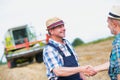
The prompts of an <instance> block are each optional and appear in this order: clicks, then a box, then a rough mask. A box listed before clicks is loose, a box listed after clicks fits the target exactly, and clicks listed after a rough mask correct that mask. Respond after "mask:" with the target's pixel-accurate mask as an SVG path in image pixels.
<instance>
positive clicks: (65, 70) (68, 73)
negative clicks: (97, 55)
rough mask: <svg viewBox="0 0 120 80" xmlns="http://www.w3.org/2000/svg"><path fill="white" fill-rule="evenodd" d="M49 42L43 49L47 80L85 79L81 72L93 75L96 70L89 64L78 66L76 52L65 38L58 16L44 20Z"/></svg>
mask: <svg viewBox="0 0 120 80" xmlns="http://www.w3.org/2000/svg"><path fill="white" fill-rule="evenodd" d="M46 26H47V30H48V33H49V35H50V39H49V42H48V44H47V46H46V47H45V48H44V51H43V60H44V63H45V65H46V68H47V77H48V79H49V80H86V79H85V77H84V75H83V73H84V74H87V75H93V74H95V73H96V72H95V71H93V70H92V68H90V66H79V64H78V59H77V54H76V53H75V51H74V49H73V47H72V46H71V44H70V43H69V41H68V40H66V39H65V31H66V29H65V27H64V22H63V20H61V19H59V18H58V17H54V18H51V19H49V20H47V21H46Z"/></svg>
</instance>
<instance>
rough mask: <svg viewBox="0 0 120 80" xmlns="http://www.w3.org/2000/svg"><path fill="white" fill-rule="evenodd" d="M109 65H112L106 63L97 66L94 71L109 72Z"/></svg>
mask: <svg viewBox="0 0 120 80" xmlns="http://www.w3.org/2000/svg"><path fill="white" fill-rule="evenodd" d="M109 65H110V63H109V62H106V63H104V64H102V65H98V66H95V67H94V69H95V70H96V71H97V72H100V71H104V70H108V68H109Z"/></svg>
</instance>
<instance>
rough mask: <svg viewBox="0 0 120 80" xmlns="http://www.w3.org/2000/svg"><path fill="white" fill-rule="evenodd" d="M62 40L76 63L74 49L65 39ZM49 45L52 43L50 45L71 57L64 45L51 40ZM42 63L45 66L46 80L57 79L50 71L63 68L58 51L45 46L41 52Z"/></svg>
mask: <svg viewBox="0 0 120 80" xmlns="http://www.w3.org/2000/svg"><path fill="white" fill-rule="evenodd" d="M63 40H64V43H66V44H67V45H68V46H69V47H70V49H71V50H72V52H73V54H74V55H75V58H76V60H77V61H78V59H77V55H76V53H75V51H74V49H73V48H72V46H71V44H70V43H69V42H68V41H67V40H66V39H63ZM49 43H52V44H54V45H56V46H58V47H59V48H60V49H61V50H62V51H63V53H64V54H65V56H70V55H71V54H70V53H69V51H68V50H67V48H66V46H65V45H63V44H60V43H58V42H56V41H54V40H52V39H50V40H49ZM43 61H44V63H45V65H46V69H47V77H48V79H51V80H57V79H58V77H57V76H56V75H55V74H54V73H53V72H52V70H53V69H54V68H55V67H59V66H63V64H64V63H63V58H62V56H61V55H60V54H59V53H58V50H56V49H55V48H53V47H51V46H49V45H47V46H46V47H45V48H44V50H43Z"/></svg>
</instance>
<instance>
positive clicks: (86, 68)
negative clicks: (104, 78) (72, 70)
mask: <svg viewBox="0 0 120 80" xmlns="http://www.w3.org/2000/svg"><path fill="white" fill-rule="evenodd" d="M83 73H84V74H85V75H86V76H94V75H96V74H97V72H96V71H95V70H94V68H93V67H92V66H90V65H87V66H83Z"/></svg>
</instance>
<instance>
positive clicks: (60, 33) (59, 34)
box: [49, 24, 66, 39]
mask: <svg viewBox="0 0 120 80" xmlns="http://www.w3.org/2000/svg"><path fill="white" fill-rule="evenodd" d="M65 31H66V30H65V27H64V25H63V24H62V25H58V26H56V27H55V28H53V29H50V30H49V32H50V34H51V37H52V38H54V39H63V38H64V37H65Z"/></svg>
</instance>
